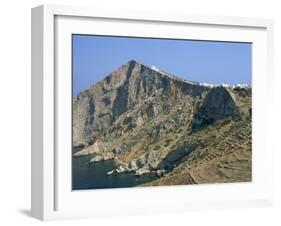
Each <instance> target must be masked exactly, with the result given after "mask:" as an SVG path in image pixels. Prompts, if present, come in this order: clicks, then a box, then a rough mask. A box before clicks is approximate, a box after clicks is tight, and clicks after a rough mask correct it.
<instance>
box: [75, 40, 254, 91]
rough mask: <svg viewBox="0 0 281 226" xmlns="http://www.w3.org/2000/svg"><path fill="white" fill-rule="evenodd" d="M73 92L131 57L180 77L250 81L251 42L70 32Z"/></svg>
mask: <svg viewBox="0 0 281 226" xmlns="http://www.w3.org/2000/svg"><path fill="white" fill-rule="evenodd" d="M72 41H73V43H72V46H73V95H77V94H78V93H79V92H80V91H82V90H84V89H86V88H88V87H90V86H92V85H93V84H95V83H97V82H98V81H101V80H102V79H103V78H104V77H106V76H107V75H109V74H110V73H111V72H112V71H114V70H115V69H117V68H118V67H120V66H121V65H122V64H125V63H127V62H128V61H129V60H131V59H134V60H136V61H138V62H140V63H144V64H147V65H154V66H156V67H158V68H160V69H161V70H164V71H167V72H170V73H173V74H175V75H177V76H179V77H181V78H184V79H188V80H193V81H197V82H207V83H214V84H220V83H228V84H237V83H246V84H251V74H252V62H251V61H252V45H251V44H250V43H233V42H210V41H192V40H168V39H147V38H146V39H144V38H126V37H109V36H94V35H73V37H72Z"/></svg>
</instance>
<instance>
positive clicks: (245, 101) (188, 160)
mask: <svg viewBox="0 0 281 226" xmlns="http://www.w3.org/2000/svg"><path fill="white" fill-rule="evenodd" d="M73 147H74V148H80V149H81V150H80V151H79V152H77V153H75V155H74V157H77V156H81V155H92V156H93V157H92V159H91V162H92V163H95V162H98V161H106V160H109V159H113V160H114V161H115V162H116V164H117V168H116V169H114V170H113V171H111V172H108V174H114V173H127V172H134V173H135V174H136V175H142V174H146V173H151V172H153V173H155V174H157V175H158V176H159V179H157V180H155V181H153V182H150V183H147V184H144V185H174V184H195V183H220V182H239V181H251V88H249V87H243V86H211V85H204V84H200V83H196V82H192V81H187V80H183V79H180V78H178V77H177V76H175V75H172V74H169V73H167V72H163V71H161V70H159V69H157V68H154V67H149V66H146V65H143V64H141V63H138V62H136V61H130V62H128V63H127V64H125V65H122V66H121V67H120V68H119V69H117V70H116V71H115V72H113V73H112V74H110V75H109V76H107V77H106V78H105V79H104V80H103V81H101V82H99V83H97V84H95V85H94V86H93V87H90V88H89V89H87V90H85V91H83V92H81V93H80V94H79V95H78V96H76V97H74V98H73Z"/></svg>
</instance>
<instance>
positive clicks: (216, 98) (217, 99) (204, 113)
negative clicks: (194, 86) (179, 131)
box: [192, 86, 239, 129]
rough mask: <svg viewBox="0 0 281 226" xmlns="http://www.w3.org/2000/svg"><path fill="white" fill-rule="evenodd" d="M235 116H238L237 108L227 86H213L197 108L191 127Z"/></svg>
mask: <svg viewBox="0 0 281 226" xmlns="http://www.w3.org/2000/svg"><path fill="white" fill-rule="evenodd" d="M235 116H239V109H238V107H237V106H236V103H235V101H234V99H233V97H232V96H231V94H230V93H229V91H228V90H227V88H225V87H223V86H220V87H215V88H212V89H211V90H210V91H209V92H208V94H207V96H206V97H205V98H204V101H203V102H202V104H201V105H200V107H199V108H198V111H197V112H196V114H195V116H194V119H193V121H192V128H193V129H197V128H201V127H206V126H208V125H210V124H211V123H214V122H215V121H217V120H221V119H224V118H226V117H235Z"/></svg>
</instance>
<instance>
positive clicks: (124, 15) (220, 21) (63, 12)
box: [31, 5, 273, 220]
mask: <svg viewBox="0 0 281 226" xmlns="http://www.w3.org/2000/svg"><path fill="white" fill-rule="evenodd" d="M56 16H72V17H89V18H108V19H118V20H141V21H147V22H150V21H157V22H163V23H189V24H190V23H194V24H204V25H221V26H242V27H249V28H251V27H255V28H265V29H266V30H267V40H268V43H267V44H268V57H267V59H268V79H269V82H270V83H272V82H273V21H272V20H269V19H258V18H242V17H225V16H204V15H191V14H174V13H167V12H166V13H165V12H163V13H159V12H157V13H155V12H153V11H150V12H149V11H147V12H140V11H117V10H110V9H106V10H105V9H99V8H84V7H76V6H58V5H42V6H38V7H36V8H33V9H32V20H31V26H32V34H31V48H32V49H31V53H32V55H31V61H32V66H31V83H32V84H31V86H32V90H31V92H32V93H31V94H32V95H31V101H32V107H31V116H32V121H31V137H32V142H31V214H32V216H33V217H35V218H38V219H41V220H52V219H61V218H72V217H71V216H66V215H64V214H62V215H60V214H59V213H58V212H59V211H57V210H56V208H55V200H56V192H55V166H56V164H55V151H56V150H55V137H54V131H55V123H56V121H55V105H54V103H55V79H54V72H55V64H54V52H55V51H54V48H55V43H54V34H55V33H54V32H55V30H54V20H55V17H56ZM271 203H272V200H256V201H255V202H254V201H253V202H252V203H251V202H246V201H245V203H244V204H245V205H246V206H260V205H268V204H271ZM240 204H241V202H233V203H227V204H224V205H221V204H219V203H217V204H214V205H213V206H212V207H213V208H222V207H223V208H226V207H231V208H233V207H238V206H239V205H240ZM187 209H188V208H186V207H184V208H183V210H187ZM191 209H196V207H195V208H191ZM81 217H91V216H86V215H84V216H82V215H81Z"/></svg>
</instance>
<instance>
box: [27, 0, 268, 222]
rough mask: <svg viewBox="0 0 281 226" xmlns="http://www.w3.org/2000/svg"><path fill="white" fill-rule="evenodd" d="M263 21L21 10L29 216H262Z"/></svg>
mask: <svg viewBox="0 0 281 226" xmlns="http://www.w3.org/2000/svg"><path fill="white" fill-rule="evenodd" d="M272 30H273V25H272V21H270V20H265V19H252V18H235V17H216V16H196V15H182V14H170V13H169V14H165V13H163V14H159V13H158V14H155V13H153V12H132V11H130V12H124V11H115V10H100V9H88V8H79V7H65V6H52V5H44V6H39V7H37V8H34V9H32V215H33V216H34V217H36V218H39V219H42V220H52V219H63V218H82V217H96V216H113V215H128V214H138V213H156V212H165V211H169V212H171V211H185V210H188V209H206V208H227V207H240V206H241V207H243V206H260V205H269V204H271V202H272V187H273V185H272V178H271V176H270V175H271V174H272V151H271V150H270V148H268V147H269V146H268V144H267V142H266V119H267V115H268V114H267V109H268V108H269V104H270V103H269V102H267V101H266V98H265V97H266V96H269V95H270V87H271V84H272V80H271V76H272V72H271V69H272V65H271V64H272V49H273V47H272Z"/></svg>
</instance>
